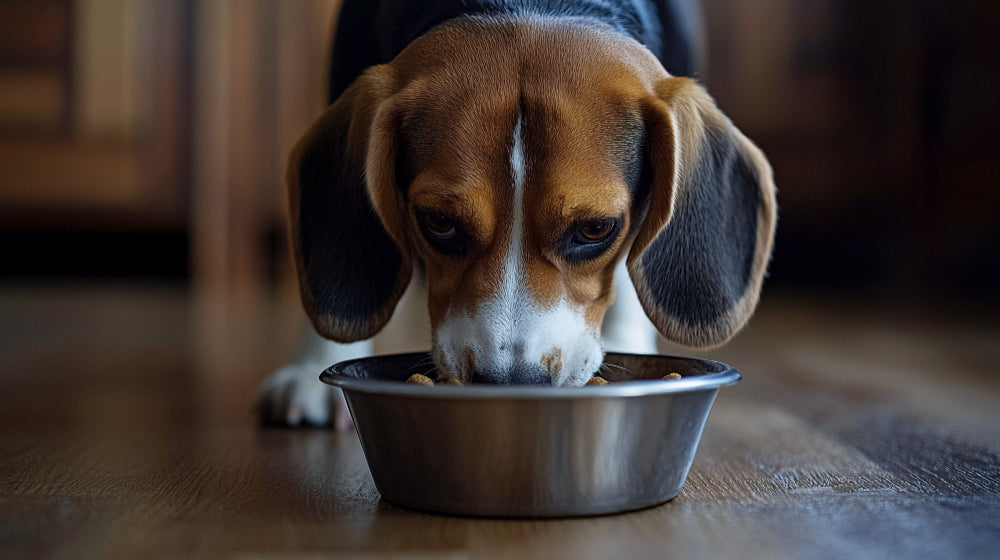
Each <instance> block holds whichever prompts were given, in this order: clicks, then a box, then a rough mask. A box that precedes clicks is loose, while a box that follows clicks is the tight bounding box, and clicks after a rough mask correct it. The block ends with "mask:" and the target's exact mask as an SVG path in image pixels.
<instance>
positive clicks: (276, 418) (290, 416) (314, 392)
mask: <svg viewBox="0 0 1000 560" xmlns="http://www.w3.org/2000/svg"><path fill="white" fill-rule="evenodd" d="M323 369H324V367H323V366H318V365H314V364H298V363H292V364H288V365H286V366H284V367H282V368H280V369H278V370H277V371H275V372H274V373H272V374H271V375H270V376H268V378H267V379H265V380H264V382H263V383H262V384H261V386H260V391H259V392H258V395H257V410H258V411H259V413H260V418H261V420H262V421H263V422H264V423H267V424H280V425H287V426H330V425H332V426H333V427H334V428H335V429H336V430H338V431H339V430H346V429H348V428H350V427H351V426H352V425H353V424H354V422H353V420H352V419H351V413H350V411H349V410H348V409H347V401H345V400H344V393H343V392H341V390H340V389H338V388H336V387H331V386H330V385H327V384H326V383H323V382H322V381H320V380H319V374H320V372H321V371H322V370H323Z"/></svg>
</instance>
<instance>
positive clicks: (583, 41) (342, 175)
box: [288, 22, 775, 384]
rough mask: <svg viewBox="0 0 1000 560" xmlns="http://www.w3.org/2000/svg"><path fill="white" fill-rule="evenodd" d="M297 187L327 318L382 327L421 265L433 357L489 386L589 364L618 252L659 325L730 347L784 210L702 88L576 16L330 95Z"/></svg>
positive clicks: (447, 30)
mask: <svg viewBox="0 0 1000 560" xmlns="http://www.w3.org/2000/svg"><path fill="white" fill-rule="evenodd" d="M288 183H289V193H290V214H291V220H290V223H291V237H292V244H293V248H294V254H295V259H296V264H297V267H298V273H299V281H300V288H301V292H302V298H303V302H304V304H305V308H306V310H307V312H308V314H309V316H310V318H311V319H312V321H313V324H314V326H315V327H316V329H317V330H318V331H319V332H320V333H321V334H323V335H324V336H326V337H329V338H331V339H334V340H338V341H342V342H347V341H353V340H360V339H364V338H368V337H371V336H372V335H374V334H375V333H376V332H377V331H378V330H379V329H381V328H382V327H383V326H384V325H385V323H386V322H387V321H388V320H389V317H390V316H391V314H392V312H393V309H394V307H395V305H396V303H397V301H398V300H399V298H400V296H401V295H402V294H403V291H404V290H405V288H406V286H407V283H408V282H409V280H410V277H411V274H412V269H413V263H414V261H415V260H417V259H419V261H420V262H423V263H424V265H425V267H426V272H427V282H428V302H429V308H430V319H431V326H432V328H433V330H434V351H433V355H434V359H435V362H436V366H437V367H438V368H439V370H440V371H441V372H443V373H446V374H449V375H452V376H455V377H458V378H460V379H466V380H468V379H470V378H473V380H480V381H487V382H513V383H553V384H581V383H583V382H584V381H586V380H587V379H589V378H590V376H591V375H592V374H593V373H594V372H595V371H596V370H597V368H598V366H599V365H600V363H601V361H602V358H603V355H602V350H601V346H600V338H599V337H600V330H601V329H600V326H601V322H602V319H603V317H604V314H605V311H606V310H607V308H608V306H609V305H610V303H611V302H612V300H613V298H614V286H613V282H612V278H613V271H614V268H615V264H616V263H617V262H618V261H619V260H620V259H621V258H623V257H625V256H626V255H627V264H628V269H629V272H630V275H631V277H632V280H633V282H634V283H635V286H636V291H637V293H638V294H639V298H640V301H641V302H642V305H643V307H644V308H645V310H646V313H647V314H648V315H649V317H650V319H651V320H652V322H653V323H654V324H655V325H656V326H657V328H658V329H659V331H660V332H661V333H662V334H663V335H664V336H665V337H666V338H668V339H671V340H674V341H676V342H679V343H681V344H685V345H690V346H711V345H717V344H721V343H722V342H725V341H726V340H728V339H729V338H730V337H731V336H733V334H735V333H736V331H738V330H739V329H740V328H741V327H742V326H743V325H744V323H745V322H746V321H747V319H748V318H749V316H750V314H751V313H752V312H753V309H754V307H755V306H756V303H757V299H758V295H759V292H760V287H761V281H762V277H763V275H764V271H765V267H766V264H767V261H768V259H769V255H770V252H771V244H772V239H773V235H774V225H775V200H774V184H773V180H772V177H771V169H770V167H769V166H768V164H767V161H766V160H765V158H764V156H763V154H762V153H761V152H760V151H759V150H758V149H757V148H756V147H755V146H754V145H753V144H752V143H751V142H750V141H749V140H747V139H746V138H745V137H744V136H743V135H742V134H741V133H740V132H739V131H738V130H737V129H736V128H735V127H734V126H733V125H732V124H731V123H730V122H729V120H728V119H727V118H726V117H725V116H724V115H722V114H721V113H720V112H719V110H718V109H717V108H716V107H715V104H714V102H713V101H712V99H711V98H710V97H709V95H708V94H707V93H706V92H705V91H704V90H703V89H702V88H701V87H700V86H699V85H697V84H696V83H695V82H693V81H691V80H689V79H686V78H674V77H670V76H669V75H668V74H667V73H666V71H665V70H664V69H663V67H662V66H661V65H660V64H659V62H658V61H657V60H656V59H655V58H654V57H653V56H652V54H650V53H649V51H648V50H646V49H645V48H643V47H642V46H641V45H639V44H638V43H636V42H634V41H631V40H629V39H626V38H622V37H619V36H617V35H614V34H611V33H608V32H603V31H597V30H590V29H587V28H580V27H573V26H570V25H568V24H551V23H550V24H543V23H538V22H536V23H530V24H528V23H519V24H515V23H510V22H507V23H497V22H493V23H482V22H480V23H477V22H465V23H462V24H455V25H450V26H446V27H442V28H439V29H437V30H435V31H433V32H431V33H429V34H427V35H425V36H424V37H422V38H420V39H418V40H417V41H415V42H414V43H413V44H411V45H410V46H409V47H408V48H407V49H406V50H405V51H404V52H403V53H402V54H400V55H399V56H398V57H397V58H396V59H395V60H394V61H393V62H391V63H390V64H386V65H382V66H377V67H373V68H370V69H369V70H368V71H367V72H365V73H364V74H363V75H362V76H361V77H360V78H359V79H358V80H357V81H355V82H354V84H352V85H351V86H350V88H348V90H347V91H346V92H345V93H344V94H343V95H342V96H341V97H340V98H339V99H338V100H337V101H336V102H335V103H334V104H333V105H332V106H330V108H329V109H328V110H327V111H326V113H325V114H324V115H323V116H322V117H321V118H320V119H319V120H318V122H317V123H316V124H315V125H313V127H312V128H311V129H310V130H309V131H308V132H307V133H306V135H305V136H304V137H303V138H302V140H300V142H299V143H298V145H297V146H296V148H295V150H294V151H293V153H292V156H291V161H290V165H289V172H288Z"/></svg>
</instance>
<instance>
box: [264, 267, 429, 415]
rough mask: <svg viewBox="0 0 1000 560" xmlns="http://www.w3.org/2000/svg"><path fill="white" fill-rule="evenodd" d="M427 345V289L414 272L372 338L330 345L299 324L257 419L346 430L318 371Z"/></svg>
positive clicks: (339, 401) (337, 395)
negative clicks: (289, 357) (295, 340)
mask: <svg viewBox="0 0 1000 560" xmlns="http://www.w3.org/2000/svg"><path fill="white" fill-rule="evenodd" d="M429 347H430V324H429V322H428V319H427V286H426V282H425V280H424V279H423V276H422V275H421V274H415V275H414V278H413V281H411V282H410V287H409V289H407V290H406V293H405V294H403V297H402V299H401V300H400V301H399V305H398V306H397V307H396V313H395V314H393V317H392V319H391V320H390V321H389V323H388V324H387V325H386V327H385V329H383V331H382V332H381V333H379V334H378V335H377V336H376V337H375V338H373V339H370V340H364V341H361V342H355V343H352V344H340V343H337V342H332V341H329V340H326V339H324V338H322V337H320V336H319V335H318V334H316V331H315V330H313V327H312V325H311V324H309V321H303V325H302V331H301V334H300V335H299V343H298V348H297V349H296V351H295V354H294V355H293V357H292V361H291V362H290V363H289V364H288V365H285V366H284V367H282V368H280V369H278V370H277V371H275V372H274V373H272V374H271V375H270V376H269V377H268V378H267V379H265V380H264V383H263V384H262V385H261V387H260V393H259V395H258V406H259V407H260V413H261V418H262V419H263V420H264V421H265V422H268V423H270V424H284V425H290V426H298V425H310V426H325V425H327V424H330V425H332V426H333V427H334V428H336V429H337V430H345V429H347V428H349V427H350V426H351V424H352V421H351V414H350V411H349V410H348V409H347V402H346V401H345V400H344V394H343V393H342V392H341V390H340V389H338V388H336V387H331V386H330V385H327V384H325V383H323V382H321V381H320V380H319V374H320V372H321V371H323V370H324V369H326V368H328V367H330V366H331V365H333V364H335V363H337V362H341V361H343V360H351V359H354V358H362V357H365V356H370V355H372V353H373V352H374V351H377V352H378V353H392V352H417V351H426V350H427V349H428V348H429Z"/></svg>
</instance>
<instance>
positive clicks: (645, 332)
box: [602, 259, 659, 354]
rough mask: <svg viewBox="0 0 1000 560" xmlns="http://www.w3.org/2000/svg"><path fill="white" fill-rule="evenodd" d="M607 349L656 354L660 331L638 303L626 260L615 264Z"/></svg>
mask: <svg viewBox="0 0 1000 560" xmlns="http://www.w3.org/2000/svg"><path fill="white" fill-rule="evenodd" d="M602 337H603V339H604V349H605V350H607V351H609V352H628V353H632V354H655V353H656V352H657V347H656V344H657V341H658V340H659V333H658V332H657V331H656V326H655V325H653V323H652V321H650V320H649V317H647V316H646V312H645V311H644V310H643V308H642V304H641V303H640V302H639V295H638V294H636V293H635V286H634V285H633V284H632V279H631V278H629V275H628V267H627V266H626V265H625V259H622V260H621V261H619V262H618V264H617V266H615V301H614V303H612V304H611V307H609V308H608V312H607V314H605V316H604V326H603V328H602Z"/></svg>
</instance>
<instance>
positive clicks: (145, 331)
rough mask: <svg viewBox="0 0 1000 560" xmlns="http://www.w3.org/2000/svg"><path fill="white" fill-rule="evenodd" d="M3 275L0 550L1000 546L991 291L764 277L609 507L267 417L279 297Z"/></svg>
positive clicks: (961, 554)
mask: <svg viewBox="0 0 1000 560" xmlns="http://www.w3.org/2000/svg"><path fill="white" fill-rule="evenodd" d="M198 299H200V298H191V297H188V295H187V294H186V293H185V292H184V291H182V290H179V289H173V288H156V287H152V288H150V287H145V288H125V287H107V286H105V287H87V288H73V289H70V288H67V287H65V286H63V287H37V286H36V287H27V286H17V285H4V286H3V287H2V288H0V345H2V346H0V558H4V559H9V558H146V559H148V558H210V557H225V558H233V557H235V558H265V559H267V558H323V557H337V558H349V559H350V558H420V559H425V558H517V559H518V560H527V559H531V558H540V559H544V560H554V559H557V558H559V559H561V558H573V559H580V558H595V559H596V558H600V559H604V558H665V557H673V556H676V557H683V558H836V559H841V558H886V559H895V558H949V559H950V558H998V557H1000V321H997V320H996V318H997V317H998V316H1000V315H997V314H996V309H992V310H986V309H981V310H978V311H975V312H971V313H967V312H958V311H956V310H955V309H954V308H951V309H949V308H945V307H941V308H938V309H931V308H929V307H922V308H914V307H912V306H899V305H896V306H886V305H879V304H876V303H873V302H861V301H840V302H832V303H831V302H827V303H820V302H819V301H818V300H816V299H814V298H805V297H789V296H782V295H775V294H767V293H765V297H764V302H763V304H762V306H761V308H760V310H759V312H758V314H757V316H756V317H755V319H754V321H753V322H752V324H751V327H750V328H749V329H748V330H747V331H746V332H745V333H744V334H742V335H740V337H738V338H737V340H735V341H734V342H733V343H731V344H730V345H729V346H727V347H725V348H724V349H722V350H719V351H715V352H711V353H709V355H711V356H713V357H716V358H719V359H722V360H724V361H727V362H729V363H731V364H732V365H733V366H735V367H736V368H737V369H739V370H741V371H742V372H743V374H744V380H743V382H742V383H740V384H739V385H738V386H736V387H733V388H729V389H724V390H723V391H722V392H721V393H720V395H719V398H718V400H717V401H716V406H715V409H714V410H713V412H712V415H711V417H710V418H709V422H708V426H707V427H706V432H705V435H704V438H703V440H702V442H701V446H700V448H699V451H698V455H697V457H696V459H695V462H694V466H693V467H692V470H691V473H690V475H689V477H688V480H687V483H686V485H685V487H684V489H683V491H682V492H681V494H680V496H678V497H677V498H676V499H674V500H673V501H671V502H669V503H668V504H666V505H663V506H660V507H656V508H652V509H648V510H645V511H640V512H637V513H632V514H624V515H617V516H609V517H597V518H587V519H567V520H553V521H526V520H522V521H504V520H483V519H462V518H451V517H440V516H434V515H426V514H421V513H414V512H410V511H406V510H403V509H400V508H397V507H394V506H392V505H390V504H387V503H385V502H384V501H381V500H380V499H379V496H378V493H377V492H376V491H375V488H374V487H373V485H372V482H371V479H370V477H369V474H368V469H367V467H366V465H365V460H364V457H363V455H362V453H361V450H360V446H359V444H358V441H357V436H356V435H355V434H354V433H353V432H351V433H343V434H337V433H332V432H328V431H325V430H287V429H262V428H259V427H258V426H257V424H256V422H255V419H254V417H253V415H252V414H251V408H252V403H253V396H254V390H255V386H256V384H257V383H258V382H259V380H260V379H261V378H262V377H263V376H264V375H265V374H266V373H267V372H268V371H269V370H270V369H272V368H274V367H275V366H277V365H279V363H280V362H281V360H282V359H283V357H284V356H285V355H286V353H287V352H288V351H289V348H290V347H291V345H292V343H293V340H294V335H295V333H294V329H295V325H296V317H297V315H296V313H297V311H296V309H295V306H294V302H291V303H290V301H289V300H286V299H285V298H280V299H276V300H274V301H271V300H267V301H264V300H258V301H250V302H248V303H244V304H242V305H222V304H221V303H219V302H218V301H216V300H212V299H205V300H203V301H201V303H199V302H198V301H196V300H198Z"/></svg>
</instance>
